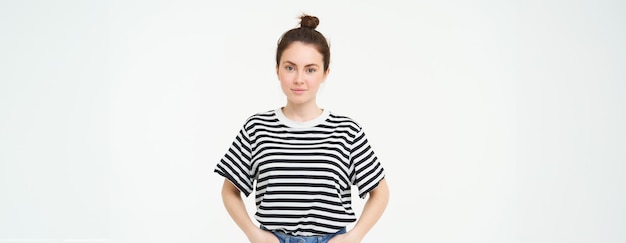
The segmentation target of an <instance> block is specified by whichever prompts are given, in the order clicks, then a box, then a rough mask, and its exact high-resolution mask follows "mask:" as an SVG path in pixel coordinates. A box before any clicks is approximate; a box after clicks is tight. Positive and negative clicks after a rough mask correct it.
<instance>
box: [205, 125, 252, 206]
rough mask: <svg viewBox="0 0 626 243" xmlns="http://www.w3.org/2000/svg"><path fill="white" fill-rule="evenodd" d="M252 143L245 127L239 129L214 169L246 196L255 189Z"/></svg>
mask: <svg viewBox="0 0 626 243" xmlns="http://www.w3.org/2000/svg"><path fill="white" fill-rule="evenodd" d="M250 144H251V143H250V139H249V137H248V133H247V132H246V130H245V127H244V128H242V129H241V130H240V131H239V133H238V134H237V136H236V137H235V140H234V141H233V143H232V145H231V146H230V148H229V149H228V151H227V152H226V154H224V156H223V157H222V159H220V162H219V163H218V164H217V166H216V167H215V171H214V172H215V173H217V174H220V175H221V176H223V177H224V178H226V179H228V180H229V181H230V182H231V183H233V185H235V186H236V187H237V188H238V189H239V191H241V192H242V193H243V194H244V195H245V196H246V197H247V196H249V195H250V194H251V193H252V191H253V188H252V185H253V178H254V177H253V173H252V165H251V164H252V163H251V148H250V147H251V146H250Z"/></svg>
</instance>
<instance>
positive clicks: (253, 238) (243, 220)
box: [222, 179, 279, 243]
mask: <svg viewBox="0 0 626 243" xmlns="http://www.w3.org/2000/svg"><path fill="white" fill-rule="evenodd" d="M222 201H223V202H224V207H225V208H226V211H228V214H229V215H230V217H231V218H232V219H233V220H234V221H235V223H236V224H237V226H239V228H240V229H241V230H242V231H243V232H244V233H245V234H246V237H248V240H249V241H250V242H252V243H278V242H279V240H278V238H276V236H274V234H272V233H270V232H268V231H265V230H262V229H260V228H259V227H257V226H256V225H254V223H252V220H251V219H250V216H248V211H247V210H246V205H245V204H244V203H243V200H242V199H241V193H240V192H239V189H238V188H237V187H236V186H235V185H233V184H232V183H231V182H230V181H229V180H228V179H224V185H223V186H222Z"/></svg>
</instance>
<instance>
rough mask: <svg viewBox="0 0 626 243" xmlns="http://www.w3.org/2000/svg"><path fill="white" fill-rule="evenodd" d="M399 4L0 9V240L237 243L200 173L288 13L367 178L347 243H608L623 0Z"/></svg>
mask: <svg viewBox="0 0 626 243" xmlns="http://www.w3.org/2000/svg"><path fill="white" fill-rule="evenodd" d="M410 2H413V1H342V2H339V1H309V2H299V1H252V0H248V1H215V2H210V1H64V0H62V1H2V2H0V35H1V38H0V197H1V198H0V242H128V243H137V242H245V236H244V235H243V234H242V233H241V231H239V229H238V228H237V226H236V225H235V224H234V222H233V221H232V220H231V219H230V218H229V217H228V215H227V213H226V211H225V210H224V208H223V206H222V202H221V197H220V189H221V183H222V178H220V177H219V176H218V175H217V174H215V173H213V168H214V166H215V164H216V163H217V161H218V160H219V159H220V157H221V156H222V155H223V153H224V152H225V151H226V149H227V148H228V146H229V145H230V143H231V141H232V139H233V138H234V136H235V135H236V132H237V131H238V129H239V128H240V126H241V125H242V124H243V122H244V120H245V118H247V117H248V116H249V115H251V114H253V113H256V112H259V111H265V110H269V109H273V108H277V107H279V106H281V105H283V104H284V103H285V99H284V96H283V95H282V93H281V91H280V87H279V84H278V81H277V78H276V76H275V69H274V65H275V60H274V55H275V47H276V41H277V40H278V37H279V36H280V35H281V34H282V33H283V32H284V31H286V30H288V29H290V28H292V27H296V26H297V24H298V20H297V19H296V18H297V17H298V15H299V14H301V13H302V12H306V13H310V14H313V15H317V16H318V17H319V18H320V20H321V23H320V25H319V27H318V30H319V31H320V32H322V33H323V34H325V35H326V36H327V38H328V39H329V41H330V43H331V50H332V60H331V74H330V76H329V78H328V79H327V83H326V84H325V85H324V87H323V89H322V90H321V91H320V94H319V103H320V105H321V106H323V107H325V108H327V109H330V110H332V111H333V112H335V113H339V114H343V115H348V116H351V117H352V118H354V119H356V120H357V121H359V122H360V123H361V125H363V126H364V128H365V130H366V132H367V134H368V136H369V139H370V141H371V143H372V145H373V147H374V149H375V150H376V151H377V153H378V156H379V158H380V159H381V160H382V161H383V165H384V166H385V168H386V170H387V180H388V182H389V185H390V189H391V200H390V203H389V206H388V208H387V211H386V213H385V214H384V216H383V217H382V218H381V219H380V221H379V223H378V224H377V225H376V226H375V227H374V228H373V229H372V231H371V232H370V234H368V236H367V237H366V239H365V240H364V242H390V241H391V240H390V239H389V238H390V237H391V238H395V239H398V240H401V241H403V242H432V243H435V242H481V243H484V242H533V243H539V242H567V243H572V242H590V243H591V242H593V243H598V242H625V241H626V231H624V229H626V207H625V206H624V205H626V179H625V172H626V163H625V162H626V128H625V126H624V124H626V98H624V96H623V95H624V93H625V92H626V83H625V81H626V75H625V73H624V69H625V67H626V48H625V46H624V43H626V32H625V31H624V30H625V29H626V18H625V17H624V16H625V15H624V12H625V10H626V4H625V3H624V2H623V1H591V0H588V1H555V0H551V1H534V0H531V1H460V0H455V1H428V2H427V1H414V2H413V3H411V4H409V3H410ZM251 200H252V198H247V201H246V202H250V204H249V205H248V206H249V207H251V205H252V202H251ZM357 202H358V203H357V205H356V207H357V209H359V207H361V206H362V203H363V201H362V200H357ZM249 209H250V211H251V212H252V211H253V208H249Z"/></svg>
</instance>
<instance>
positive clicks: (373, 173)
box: [215, 109, 385, 242]
mask: <svg viewBox="0 0 626 243" xmlns="http://www.w3.org/2000/svg"><path fill="white" fill-rule="evenodd" d="M215 172H216V173H218V174H219V175H221V176H223V177H225V178H226V179H228V180H229V181H230V182H232V183H233V185H235V186H236V187H237V188H238V189H239V190H240V191H241V192H242V193H243V194H244V195H245V196H246V197H247V196H249V195H250V194H251V193H252V192H253V191H256V193H255V202H256V207H257V210H256V214H255V218H256V220H257V221H258V222H259V223H260V224H261V227H262V228H263V229H265V230H268V231H271V232H273V233H274V234H275V235H276V236H277V237H278V238H279V239H282V238H281V237H283V238H285V239H295V240H292V241H281V242H300V241H298V240H299V239H300V240H301V242H318V241H304V240H303V239H304V238H302V237H311V239H317V240H321V239H323V238H324V237H327V238H328V239H330V237H332V236H334V235H336V234H340V233H343V232H345V227H346V226H347V225H348V224H350V223H352V222H354V221H356V215H355V213H354V211H353V209H352V198H351V187H352V186H353V185H354V186H356V188H357V189H358V193H359V197H361V198H365V196H366V195H367V194H368V193H369V192H370V191H371V190H373V189H374V188H376V186H377V185H378V183H379V182H380V181H381V180H382V179H383V178H384V177H385V173H384V169H383V167H382V165H381V163H380V161H379V160H378V158H377V157H376V154H375V153H374V151H373V150H372V148H371V147H370V144H369V142H368V140H367V138H366V136H365V133H364V132H363V129H362V127H361V126H360V125H359V124H358V123H357V122H355V121H354V120H352V119H351V118H349V117H345V116H340V115H336V114H334V113H332V112H330V111H328V110H324V111H323V113H322V115H320V116H319V117H317V118H316V119H313V120H310V121H307V122H295V121H291V120H289V119H288V118H287V117H285V115H284V114H283V113H282V110H281V109H276V110H270V111H266V112H262V113H257V114H254V115H252V116H250V117H249V118H248V119H247V120H246V122H245V123H244V125H243V127H242V128H241V130H240V131H239V133H238V134H237V136H236V137H235V139H234V141H233V143H232V145H231V146H230V148H229V149H228V151H227V152H226V153H225V155H224V156H223V157H222V159H221V160H220V162H219V163H217V166H216V167H215ZM255 183H256V185H255ZM289 237H290V238H289ZM298 237H300V238H298ZM328 239H326V241H327V240H328ZM319 242H325V241H319Z"/></svg>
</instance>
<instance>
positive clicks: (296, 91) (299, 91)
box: [291, 89, 307, 94]
mask: <svg viewBox="0 0 626 243" xmlns="http://www.w3.org/2000/svg"><path fill="white" fill-rule="evenodd" d="M291 91H292V92H294V93H296V94H303V93H304V92H306V91H307V90H306V89H291Z"/></svg>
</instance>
